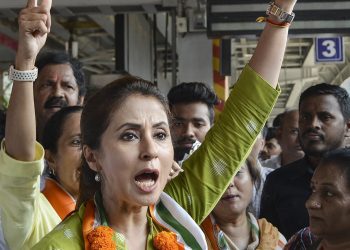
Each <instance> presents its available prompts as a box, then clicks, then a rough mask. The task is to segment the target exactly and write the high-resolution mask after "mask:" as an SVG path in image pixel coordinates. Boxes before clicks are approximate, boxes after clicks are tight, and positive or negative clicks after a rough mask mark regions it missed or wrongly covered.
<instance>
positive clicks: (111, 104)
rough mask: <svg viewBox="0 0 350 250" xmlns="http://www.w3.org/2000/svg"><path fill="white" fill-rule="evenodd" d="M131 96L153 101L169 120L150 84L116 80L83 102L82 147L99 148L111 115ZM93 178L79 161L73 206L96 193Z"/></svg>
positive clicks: (162, 99)
mask: <svg viewBox="0 0 350 250" xmlns="http://www.w3.org/2000/svg"><path fill="white" fill-rule="evenodd" d="M131 95H141V96H146V97H154V98H155V99H157V100H158V101H159V102H160V103H161V104H162V106H163V107H164V111H165V112H166V114H167V116H168V119H169V120H170V111H169V107H168V103H167V101H166V98H165V97H164V96H163V95H162V94H161V93H160V91H159V90H158V88H157V87H156V86H155V85H154V84H153V83H151V82H148V81H145V80H143V79H140V78H136V77H133V76H127V77H124V78H120V79H117V80H115V81H113V82H111V83H110V84H108V85H106V86H105V87H103V88H102V89H101V90H100V91H98V92H97V93H96V94H95V95H93V96H91V97H90V98H89V100H88V101H87V102H86V104H85V106H84V110H83V113H82V116H81V123H80V126H81V135H82V144H83V145H84V146H88V147H89V148H90V149H92V150H96V149H98V148H99V147H100V145H101V137H102V135H103V133H104V132H105V130H106V129H107V127H108V125H109V123H110V118H111V116H112V114H113V113H114V111H116V110H117V109H118V108H119V107H120V106H121V104H122V103H123V102H124V101H125V100H126V99H127V98H128V97H129V96H131ZM95 175H96V172H95V171H93V170H91V169H90V167H89V166H88V164H87V162H86V160H85V159H84V158H83V164H82V169H81V175H80V188H79V189H80V195H79V199H78V203H77V206H79V205H80V204H82V203H83V202H84V201H86V200H88V199H91V198H92V197H93V195H94V194H95V193H96V191H98V190H100V188H101V183H100V182H96V181H95Z"/></svg>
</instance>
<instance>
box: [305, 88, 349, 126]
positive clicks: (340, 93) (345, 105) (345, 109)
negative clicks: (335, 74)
mask: <svg viewBox="0 0 350 250" xmlns="http://www.w3.org/2000/svg"><path fill="white" fill-rule="evenodd" d="M319 95H332V96H334V97H335V98H336V99H337V101H338V103H339V106H340V110H341V112H342V114H343V117H344V119H345V121H347V120H349V119H350V97H349V94H348V92H347V91H346V90H345V89H343V88H342V87H340V86H337V85H331V84H327V83H321V84H317V85H315V86H311V87H309V88H307V89H306V90H305V91H304V92H303V93H302V94H301V95H300V99H299V110H300V104H301V103H302V102H303V101H304V100H305V99H307V98H309V97H312V96H319Z"/></svg>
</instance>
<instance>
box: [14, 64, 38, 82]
mask: <svg viewBox="0 0 350 250" xmlns="http://www.w3.org/2000/svg"><path fill="white" fill-rule="evenodd" d="M37 77H38V68H37V67H34V69H32V70H25V71H22V70H16V69H15V67H14V66H13V65H11V66H10V69H9V79H10V80H12V81H18V82H34V81H35V80H36V78H37Z"/></svg>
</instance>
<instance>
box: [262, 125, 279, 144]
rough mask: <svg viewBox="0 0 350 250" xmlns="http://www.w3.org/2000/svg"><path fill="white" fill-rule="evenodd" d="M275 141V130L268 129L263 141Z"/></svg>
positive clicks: (272, 128)
mask: <svg viewBox="0 0 350 250" xmlns="http://www.w3.org/2000/svg"><path fill="white" fill-rule="evenodd" d="M274 138H275V139H277V128H274V127H268V128H267V132H266V137H265V141H269V140H271V139H274Z"/></svg>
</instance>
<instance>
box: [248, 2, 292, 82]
mask: <svg viewBox="0 0 350 250" xmlns="http://www.w3.org/2000/svg"><path fill="white" fill-rule="evenodd" d="M296 2H297V0H275V3H276V5H277V6H279V7H280V8H282V9H283V10H284V11H287V12H288V13H291V12H292V10H293V8H294V5H295V3H296ZM268 18H269V19H270V20H272V21H273V22H275V23H278V22H280V21H278V20H277V19H276V18H275V17H273V16H270V17H268ZM287 35H288V27H283V28H282V27H278V26H276V25H272V24H270V23H268V22H267V23H266V26H265V29H264V31H263V32H262V34H261V37H260V40H259V43H258V45H257V47H256V50H255V52H254V55H253V57H252V58H251V60H250V62H249V66H250V67H251V68H252V69H253V70H254V71H255V72H257V73H258V74H259V75H260V76H261V77H262V78H263V79H264V80H265V81H267V82H268V83H269V84H270V85H271V86H272V87H276V86H277V82H278V76H279V73H280V70H281V66H282V61H283V56H284V52H285V49H286V44H287Z"/></svg>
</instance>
